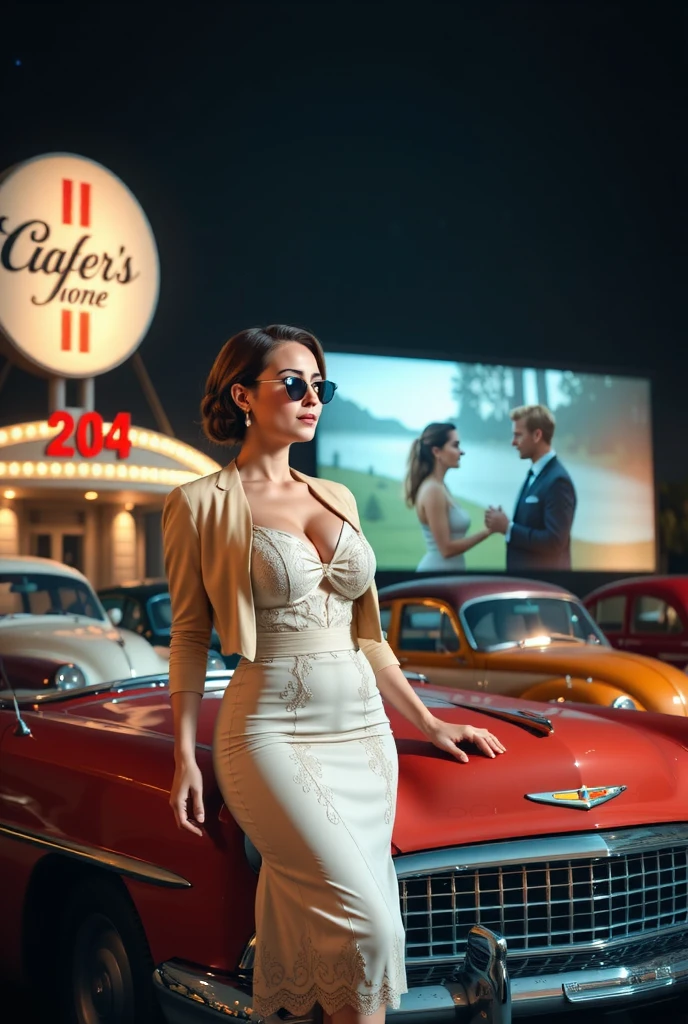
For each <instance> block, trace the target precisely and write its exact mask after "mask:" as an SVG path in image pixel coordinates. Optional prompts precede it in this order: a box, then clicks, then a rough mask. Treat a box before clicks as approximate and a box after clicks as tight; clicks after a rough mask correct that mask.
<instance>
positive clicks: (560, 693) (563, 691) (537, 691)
mask: <svg viewBox="0 0 688 1024" xmlns="http://www.w3.org/2000/svg"><path fill="white" fill-rule="evenodd" d="M521 697H522V698H523V699H524V700H539V701H545V702H553V701H557V702H558V703H561V702H562V701H576V702H577V703H581V704H600V705H602V706H603V707H611V706H612V705H613V703H614V701H615V700H617V698H619V697H630V698H631V699H632V700H633V702H634V704H635V706H636V709H637V710H638V711H646V710H647V709H646V707H645V706H644V705H643V704H641V703H640V701H639V700H638V698H637V697H636V696H635V694H633V693H629V692H628V691H627V690H625V689H622V688H621V687H618V686H614V685H612V684H611V683H604V682H601V681H600V680H599V679H590V680H588V679H579V678H572V677H571V676H564V677H560V678H558V679H545V680H543V681H542V682H539V683H536V684H535V686H531V687H530V688H529V689H527V690H525V691H524V692H523V693H522V694H521Z"/></svg>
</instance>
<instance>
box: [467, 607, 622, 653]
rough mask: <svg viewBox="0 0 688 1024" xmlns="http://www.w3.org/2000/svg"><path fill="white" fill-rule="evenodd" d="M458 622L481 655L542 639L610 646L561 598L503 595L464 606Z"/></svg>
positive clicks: (581, 612) (584, 615)
mask: <svg viewBox="0 0 688 1024" xmlns="http://www.w3.org/2000/svg"><path fill="white" fill-rule="evenodd" d="M461 618H462V619H463V623H464V627H465V629H466V632H467V633H468V639H469V640H470V642H471V644H472V646H473V647H475V648H477V649H478V650H480V651H490V650H494V649H495V648H497V647H515V646H516V645H517V644H519V643H523V644H524V645H527V644H528V642H529V641H533V642H536V640H535V638H541V637H549V638H550V639H551V640H564V641H569V642H571V643H592V644H603V645H604V646H605V647H608V646H609V643H608V641H607V640H606V638H605V636H604V634H603V633H601V632H600V630H599V629H598V627H597V625H596V624H595V622H594V621H593V619H591V618H590V615H589V614H588V612H587V611H586V610H585V608H584V607H583V606H582V605H580V604H578V602H577V601H571V600H570V599H567V598H562V597H520V596H518V595H516V594H514V595H511V594H504V595H503V596H499V597H493V598H488V599H486V600H478V601H474V602H472V603H469V604H468V605H465V606H464V607H463V608H462V609H461Z"/></svg>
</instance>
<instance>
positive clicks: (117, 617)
mask: <svg viewBox="0 0 688 1024" xmlns="http://www.w3.org/2000/svg"><path fill="white" fill-rule="evenodd" d="M107 614H108V618H109V620H110V622H111V623H112V625H113V626H119V624H120V622H121V621H122V609H121V608H108V613H107Z"/></svg>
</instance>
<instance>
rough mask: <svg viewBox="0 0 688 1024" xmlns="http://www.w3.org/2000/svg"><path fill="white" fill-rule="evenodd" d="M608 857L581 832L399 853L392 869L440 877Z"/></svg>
mask: <svg viewBox="0 0 688 1024" xmlns="http://www.w3.org/2000/svg"><path fill="white" fill-rule="evenodd" d="M608 856H609V848H608V847H607V845H606V843H605V842H604V839H603V838H602V835H601V834H595V833H590V834H588V833H583V834H582V835H568V836H551V837H549V838H537V839H517V840H507V841H505V842H503V843H486V844H485V845H483V846H477V845H476V846H456V847H453V848H451V849H447V850H429V851H427V852H426V853H409V854H401V855H400V856H398V857H395V859H394V866H395V868H396V871H397V877H398V878H413V877H414V876H418V875H421V876H422V875H429V874H439V873H440V872H442V871H473V870H476V869H477V868H486V867H494V866H495V865H507V864H527V863H529V862H532V861H541V860H549V861H551V860H578V859H579V858H580V859H583V858H585V857H608Z"/></svg>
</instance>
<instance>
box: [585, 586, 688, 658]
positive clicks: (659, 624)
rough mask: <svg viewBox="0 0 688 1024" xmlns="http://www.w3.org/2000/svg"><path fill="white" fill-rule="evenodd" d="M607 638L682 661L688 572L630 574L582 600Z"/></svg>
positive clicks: (686, 642) (687, 629) (687, 633)
mask: <svg viewBox="0 0 688 1024" xmlns="http://www.w3.org/2000/svg"><path fill="white" fill-rule="evenodd" d="M584 604H585V607H586V608H587V609H588V611H589V612H590V614H591V615H592V617H593V618H594V619H595V622H596V623H597V625H598V626H599V627H600V629H601V630H602V631H603V633H604V634H605V636H606V637H607V639H608V640H609V642H610V644H611V645H612V646H613V647H618V648H620V649H621V650H623V651H632V652H633V653H635V654H647V655H649V656H650V657H652V658H659V659H660V660H661V661H668V662H671V664H672V665H676V667H677V668H681V669H686V668H687V667H688V576H634V577H632V578H631V579H626V580H619V581H618V582H617V583H607V584H606V585H605V586H603V587H598V588H597V590H593V591H592V593H590V594H588V596H587V597H586V598H585V601H584Z"/></svg>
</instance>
